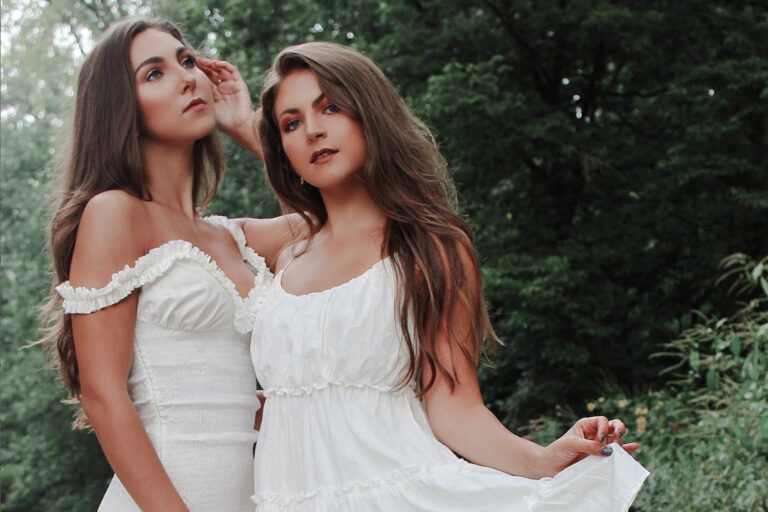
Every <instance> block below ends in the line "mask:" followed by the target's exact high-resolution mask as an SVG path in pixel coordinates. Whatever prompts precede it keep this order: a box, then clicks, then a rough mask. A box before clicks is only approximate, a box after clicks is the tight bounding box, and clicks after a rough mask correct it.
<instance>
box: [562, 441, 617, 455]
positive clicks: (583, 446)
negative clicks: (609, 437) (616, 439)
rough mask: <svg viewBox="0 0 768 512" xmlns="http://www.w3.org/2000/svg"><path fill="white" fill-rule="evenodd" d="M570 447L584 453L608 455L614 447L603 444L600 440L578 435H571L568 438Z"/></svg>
mask: <svg viewBox="0 0 768 512" xmlns="http://www.w3.org/2000/svg"><path fill="white" fill-rule="evenodd" d="M567 443H568V445H569V446H568V448H569V449H571V450H573V451H574V452H576V453H579V454H582V455H602V456H608V455H610V454H611V452H612V449H611V447H610V446H603V444H602V443H601V442H600V441H595V440H591V439H583V438H578V437H569V438H568V439H567Z"/></svg>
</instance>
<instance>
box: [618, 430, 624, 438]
mask: <svg viewBox="0 0 768 512" xmlns="http://www.w3.org/2000/svg"><path fill="white" fill-rule="evenodd" d="M616 435H617V436H619V437H621V436H623V435H624V431H623V430H621V429H618V430H617V431H616Z"/></svg>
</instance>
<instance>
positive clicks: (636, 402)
mask: <svg viewBox="0 0 768 512" xmlns="http://www.w3.org/2000/svg"><path fill="white" fill-rule="evenodd" d="M724 265H725V267H726V272H725V275H724V278H723V279H721V281H728V280H731V281H732V282H731V290H732V291H737V292H739V295H740V296H741V297H744V295H745V294H746V295H747V297H748V300H747V302H746V304H744V305H743V307H742V309H740V310H739V311H738V312H737V313H736V314H734V315H732V316H730V317H726V318H717V317H712V316H707V315H704V314H701V313H697V314H696V315H694V325H692V326H690V327H688V328H687V329H684V330H683V331H682V332H681V334H680V336H679V337H678V338H677V339H675V340H672V341H670V342H669V343H667V344H665V346H664V351H663V352H660V353H657V354H654V357H657V358H663V359H665V360H667V361H669V366H668V367H667V368H666V369H665V370H664V371H663V372H662V373H663V374H664V375H666V376H667V377H668V382H667V385H666V387H665V388H664V389H661V390H656V391H651V392H648V393H645V394H642V395H640V396H635V397H628V396H623V395H621V394H617V395H616V396H612V397H610V398H605V397H600V398H598V399H596V400H594V401H590V402H587V403H586V407H585V408H586V412H587V413H589V414H601V415H605V416H608V417H609V418H621V419H622V420H623V421H624V422H625V423H626V425H627V433H626V434H625V438H626V439H627V441H638V442H640V449H639V450H638V451H637V452H636V454H635V455H636V457H637V459H638V461H640V462H641V463H642V464H643V465H644V466H645V467H646V468H648V470H649V471H651V476H650V478H649V479H648V481H647V482H646V485H645V486H644V488H643V490H642V491H641V492H640V494H639V495H638V498H637V500H636V502H635V504H634V510H637V511H648V512H650V511H659V510H675V511H688V510H690V511H698V510H729V511H754V510H766V509H768V361H767V360H768V358H767V357H766V354H767V353H768V310H766V305H768V282H767V279H768V258H765V259H763V260H762V261H761V262H750V261H749V259H748V258H747V257H746V256H744V255H734V256H731V257H729V258H727V259H726V260H725V262H724ZM688 323H690V322H689V320H688V319H682V321H681V324H682V325H685V324H688ZM556 412H560V411H559V410H558V411H556ZM575 416H576V415H575V414H572V413H569V414H560V417H558V414H556V415H555V417H554V418H551V417H550V418H540V419H537V420H531V421H530V422H529V425H527V426H525V427H523V428H521V429H518V430H519V431H520V432H521V433H522V434H524V435H527V436H528V437H530V438H532V439H534V440H536V441H538V442H549V441H551V440H552V439H554V437H556V435H558V434H559V433H562V432H563V430H564V429H565V428H566V425H568V424H570V423H571V422H572V420H573V419H575Z"/></svg>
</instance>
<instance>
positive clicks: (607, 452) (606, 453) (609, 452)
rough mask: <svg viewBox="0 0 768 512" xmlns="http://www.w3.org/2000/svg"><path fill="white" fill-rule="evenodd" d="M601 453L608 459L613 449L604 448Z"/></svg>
mask: <svg viewBox="0 0 768 512" xmlns="http://www.w3.org/2000/svg"><path fill="white" fill-rule="evenodd" d="M600 453H602V454H603V455H605V456H606V457H607V456H608V455H610V454H612V453H613V448H611V447H610V446H603V447H602V448H600Z"/></svg>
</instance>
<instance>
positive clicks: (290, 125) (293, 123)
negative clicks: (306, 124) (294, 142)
mask: <svg viewBox="0 0 768 512" xmlns="http://www.w3.org/2000/svg"><path fill="white" fill-rule="evenodd" d="M298 127H299V120H298V119H291V120H290V121H288V122H287V123H285V124H284V125H283V131H284V132H285V133H289V132H292V131H293V130H295V129H296V128H298Z"/></svg>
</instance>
